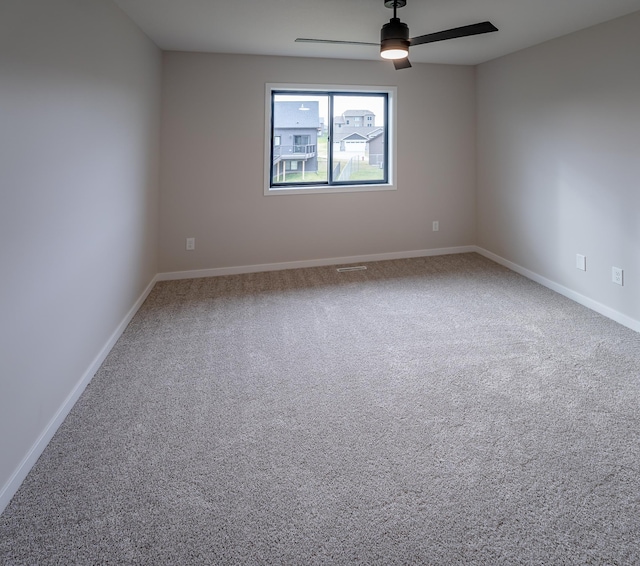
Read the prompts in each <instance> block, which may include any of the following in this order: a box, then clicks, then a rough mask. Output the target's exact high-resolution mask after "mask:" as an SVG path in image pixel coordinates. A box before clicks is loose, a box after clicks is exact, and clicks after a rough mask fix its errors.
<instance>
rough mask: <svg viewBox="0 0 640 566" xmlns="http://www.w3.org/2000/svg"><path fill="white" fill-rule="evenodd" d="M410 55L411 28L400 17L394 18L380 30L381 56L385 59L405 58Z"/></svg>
mask: <svg viewBox="0 0 640 566" xmlns="http://www.w3.org/2000/svg"><path fill="white" fill-rule="evenodd" d="M408 55H409V28H408V27H407V24H405V23H403V22H401V21H400V20H399V19H398V18H392V19H391V20H390V21H389V23H388V24H385V25H384V26H382V29H381V30H380V56H381V57H382V58H383V59H404V58H405V57H407V56H408Z"/></svg>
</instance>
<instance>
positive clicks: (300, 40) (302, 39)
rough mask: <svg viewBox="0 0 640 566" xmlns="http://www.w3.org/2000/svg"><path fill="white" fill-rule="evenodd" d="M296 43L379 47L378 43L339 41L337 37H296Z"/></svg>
mask: <svg viewBox="0 0 640 566" xmlns="http://www.w3.org/2000/svg"><path fill="white" fill-rule="evenodd" d="M296 42H297V43H335V44H338V45H375V46H376V47H380V44H379V43H368V42H366V41H341V40H338V39H311V38H308V37H297V38H296Z"/></svg>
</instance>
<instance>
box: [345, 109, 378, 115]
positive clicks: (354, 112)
mask: <svg viewBox="0 0 640 566" xmlns="http://www.w3.org/2000/svg"><path fill="white" fill-rule="evenodd" d="M342 115H343V116H369V115H372V116H375V114H374V113H373V112H371V110H346V111H345V112H343V113H342Z"/></svg>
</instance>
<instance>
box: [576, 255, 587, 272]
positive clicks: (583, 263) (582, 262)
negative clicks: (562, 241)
mask: <svg viewBox="0 0 640 566" xmlns="http://www.w3.org/2000/svg"><path fill="white" fill-rule="evenodd" d="M576 267H577V268H578V269H580V270H582V271H586V270H587V258H586V257H585V256H583V255H582V254H576Z"/></svg>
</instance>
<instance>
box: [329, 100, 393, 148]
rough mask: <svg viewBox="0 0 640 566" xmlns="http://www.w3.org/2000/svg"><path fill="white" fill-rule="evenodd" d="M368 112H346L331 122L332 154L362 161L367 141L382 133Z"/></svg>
mask: <svg viewBox="0 0 640 566" xmlns="http://www.w3.org/2000/svg"><path fill="white" fill-rule="evenodd" d="M375 124H376V116H375V114H374V113H373V112H371V111H370V110H347V111H345V112H343V113H342V115H340V116H337V117H336V118H335V119H334V120H333V154H334V156H336V155H339V156H340V157H345V158H350V157H353V156H357V157H359V158H361V159H364V157H365V153H366V151H367V143H368V141H369V139H371V138H372V137H375V136H377V135H378V134H380V133H382V132H383V131H384V129H383V128H381V127H376V125H375Z"/></svg>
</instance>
